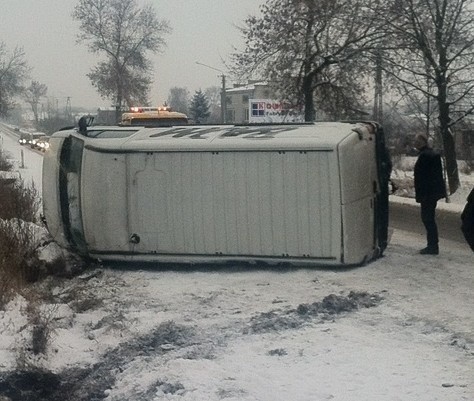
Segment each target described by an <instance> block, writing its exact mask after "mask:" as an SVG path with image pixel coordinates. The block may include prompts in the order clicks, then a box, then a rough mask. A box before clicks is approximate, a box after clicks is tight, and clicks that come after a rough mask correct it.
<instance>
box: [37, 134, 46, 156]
mask: <svg viewBox="0 0 474 401" xmlns="http://www.w3.org/2000/svg"><path fill="white" fill-rule="evenodd" d="M35 148H36V149H38V150H41V151H42V152H46V150H47V149H48V148H49V136H47V135H43V136H42V137H40V138H39V139H38V140H37V141H36V143H35Z"/></svg>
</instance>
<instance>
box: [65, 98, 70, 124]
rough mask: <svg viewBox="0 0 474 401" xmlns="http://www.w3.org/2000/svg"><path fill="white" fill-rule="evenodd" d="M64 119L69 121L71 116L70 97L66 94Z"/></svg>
mask: <svg viewBox="0 0 474 401" xmlns="http://www.w3.org/2000/svg"><path fill="white" fill-rule="evenodd" d="M65 114H66V120H68V121H71V120H72V116H71V97H70V96H68V97H67V98H66V112H65Z"/></svg>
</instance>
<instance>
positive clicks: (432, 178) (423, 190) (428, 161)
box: [415, 146, 446, 203]
mask: <svg viewBox="0 0 474 401" xmlns="http://www.w3.org/2000/svg"><path fill="white" fill-rule="evenodd" d="M445 196H446V185H445V183H444V178H443V166H442V163H441V156H440V154H439V153H437V152H435V151H434V150H433V149H431V148H429V147H427V146H426V147H424V148H422V149H420V154H419V155H418V159H417V161H416V163H415V197H416V201H417V202H418V203H420V202H423V201H434V200H439V199H441V198H444V197H445Z"/></svg>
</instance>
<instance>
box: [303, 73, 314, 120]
mask: <svg viewBox="0 0 474 401" xmlns="http://www.w3.org/2000/svg"><path fill="white" fill-rule="evenodd" d="M303 96H304V120H305V121H306V122H313V121H314V120H315V119H316V111H315V110H314V100H313V76H312V75H306V76H305V78H304V80H303Z"/></svg>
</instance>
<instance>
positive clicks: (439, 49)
mask: <svg viewBox="0 0 474 401" xmlns="http://www.w3.org/2000/svg"><path fill="white" fill-rule="evenodd" d="M388 9H390V10H391V12H392V16H393V15H395V17H396V18H395V19H393V20H392V22H391V23H390V24H389V25H390V26H391V28H392V31H393V34H394V35H393V38H394V41H395V42H396V43H395V44H396V45H397V46H396V47H397V48H396V49H392V51H391V52H388V53H386V64H387V63H388V65H389V66H390V67H391V69H389V71H390V72H391V73H392V74H393V75H394V76H395V77H396V78H397V79H398V80H399V81H401V82H402V83H403V84H404V85H405V86H406V87H411V88H413V89H415V90H417V91H418V92H419V93H421V94H422V95H424V96H426V98H427V99H432V100H433V102H434V103H435V104H436V109H437V112H438V124H437V129H438V132H439V134H440V136H441V140H442V144H443V149H444V155H445V160H446V171H447V176H448V182H449V189H450V192H451V193H454V192H455V191H456V190H457V188H458V187H459V173H458V166H457V162H456V149H455V141H454V135H453V131H452V129H453V127H454V126H455V124H456V123H457V122H459V121H461V120H462V119H463V118H464V117H465V116H466V115H468V114H470V113H472V112H473V111H474V104H473V102H472V95H473V94H474V74H473V72H474V51H473V50H474V48H473V45H474V31H473V29H474V12H473V9H474V3H473V1H472V0H392V1H391V7H388Z"/></svg>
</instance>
